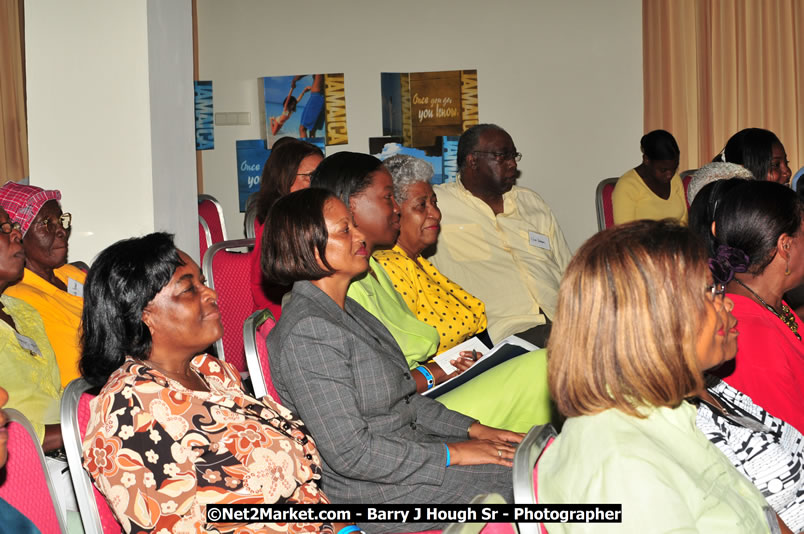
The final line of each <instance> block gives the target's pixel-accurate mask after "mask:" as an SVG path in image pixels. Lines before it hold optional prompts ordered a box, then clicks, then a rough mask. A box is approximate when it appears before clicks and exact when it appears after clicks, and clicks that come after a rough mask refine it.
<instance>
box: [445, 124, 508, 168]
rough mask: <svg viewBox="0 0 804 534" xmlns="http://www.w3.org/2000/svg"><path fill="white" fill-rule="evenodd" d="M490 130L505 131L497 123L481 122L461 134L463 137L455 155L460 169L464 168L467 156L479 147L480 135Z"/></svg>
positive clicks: (459, 141)
mask: <svg viewBox="0 0 804 534" xmlns="http://www.w3.org/2000/svg"><path fill="white" fill-rule="evenodd" d="M489 130H496V131H501V132H504V131H505V130H503V129H502V128H500V127H499V126H497V125H496V124H489V123H481V124H475V125H474V126H472V127H471V128H468V129H467V130H466V131H465V132H463V133H462V134H461V138H460V139H459V140H458V153H457V155H456V156H455V158H456V160H455V161H456V163H457V164H458V169H463V166H464V165H465V164H466V157H467V156H468V155H469V154H471V153H472V152H473V151H474V150H475V148H477V144H478V143H479V142H480V136H481V135H483V134H484V133H485V132H488V131H489Z"/></svg>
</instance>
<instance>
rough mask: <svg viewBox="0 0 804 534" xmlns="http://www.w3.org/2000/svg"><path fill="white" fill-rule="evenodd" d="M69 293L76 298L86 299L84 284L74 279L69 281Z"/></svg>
mask: <svg viewBox="0 0 804 534" xmlns="http://www.w3.org/2000/svg"><path fill="white" fill-rule="evenodd" d="M67 293H69V294H70V295H73V296H75V297H81V298H84V284H82V283H81V282H79V281H77V280H73V279H72V278H68V279H67Z"/></svg>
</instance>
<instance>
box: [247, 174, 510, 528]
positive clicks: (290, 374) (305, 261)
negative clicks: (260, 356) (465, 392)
mask: <svg viewBox="0 0 804 534" xmlns="http://www.w3.org/2000/svg"><path fill="white" fill-rule="evenodd" d="M262 249H263V263H262V266H263V272H264V273H265V275H266V278H268V279H269V280H271V281H274V282H276V283H279V284H288V283H291V282H292V283H293V289H292V291H291V293H290V300H289V301H288V302H287V303H286V305H285V306H284V308H283V313H282V318H281V319H280V320H279V321H278V322H277V324H276V326H275V327H274V328H273V330H271V332H270V334H268V338H267V341H266V343H267V347H268V353H269V354H270V364H271V378H272V379H273V384H274V386H275V387H276V391H277V392H278V393H279V397H280V399H282V402H283V404H284V405H285V406H287V407H288V408H289V409H290V410H291V411H295V413H298V414H299V416H300V417H301V419H302V420H303V421H304V422H305V425H306V427H307V428H309V429H310V432H311V433H312V435H313V438H314V439H315V441H316V445H317V446H318V450H319V451H320V453H321V457H322V466H323V471H324V473H323V488H322V489H323V490H324V491H325V492H326V493H327V495H328V496H330V497H331V498H332V500H333V502H337V503H340V504H359V503H378V504H415V503H422V502H426V503H432V504H465V503H468V502H469V501H470V500H471V499H472V498H473V497H475V496H476V495H478V494H483V493H500V494H501V495H502V496H503V497H504V498H506V499H508V500H509V501H510V499H511V498H512V496H513V488H512V478H511V465H512V463H511V460H512V459H513V456H514V450H515V446H516V443H518V442H520V441H521V440H522V435H521V434H516V433H513V432H508V431H505V430H500V429H497V428H491V427H489V426H486V425H483V424H481V423H479V422H477V421H476V420H474V419H473V418H471V417H467V416H465V415H463V414H460V413H458V412H454V411H452V410H449V409H447V408H446V407H444V406H443V405H441V404H439V403H438V402H436V401H434V400H432V399H430V398H427V397H424V396H422V395H418V394H417V393H416V382H415V380H414V379H413V377H412V376H411V372H410V369H409V368H408V364H407V362H406V361H405V356H404V355H403V354H402V351H401V350H400V348H399V346H398V345H397V344H396V342H395V341H394V338H393V337H392V335H391V333H390V332H389V331H388V330H387V329H386V328H385V327H384V326H383V325H382V323H380V322H379V321H378V320H377V319H376V318H374V316H373V315H371V314H370V313H369V312H368V311H366V310H365V309H364V308H363V307H361V306H360V305H359V304H358V303H357V302H355V301H354V300H352V299H351V298H349V297H348V296H347V294H346V293H347V289H348V287H349V283H350V282H351V280H352V279H353V278H355V277H357V276H360V275H363V274H364V273H365V272H366V271H367V270H368V268H369V262H368V256H369V251H368V249H367V247H366V242H365V235H364V233H363V231H362V230H361V229H360V228H358V227H356V226H355V224H354V222H353V220H352V214H351V213H350V212H349V209H348V208H347V207H346V205H345V204H344V203H343V202H342V201H341V200H340V199H339V198H338V197H336V196H335V195H334V194H333V193H331V192H330V191H327V190H323V189H317V188H315V187H312V188H310V189H305V190H304V191H297V192H295V193H291V194H289V195H287V196H285V197H283V198H281V199H280V200H279V201H277V203H276V204H275V205H274V207H273V208H272V209H271V212H270V213H269V214H268V218H267V219H266V221H265V236H264V238H263V242H262ZM443 526H444V525H443V523H439V522H437V521H436V522H433V523H407V524H401V523H373V524H372V525H371V532H373V533H374V532H411V531H421V530H427V529H435V528H443Z"/></svg>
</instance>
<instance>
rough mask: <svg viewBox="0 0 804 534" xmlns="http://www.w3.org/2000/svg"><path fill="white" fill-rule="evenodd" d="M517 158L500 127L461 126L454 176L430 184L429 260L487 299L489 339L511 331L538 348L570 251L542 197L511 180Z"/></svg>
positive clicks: (545, 333) (515, 174) (515, 173)
mask: <svg viewBox="0 0 804 534" xmlns="http://www.w3.org/2000/svg"><path fill="white" fill-rule="evenodd" d="M521 158H522V154H520V153H519V152H517V151H516V146H515V145H514V141H513V139H511V136H510V135H508V133H507V132H506V131H505V130H503V129H502V128H500V127H499V126H496V125H494V124H478V125H476V126H473V127H472V128H469V129H468V130H466V131H465V132H464V133H463V135H462V136H461V139H460V141H459V142H458V155H457V163H458V168H459V169H460V177H459V179H458V181H456V182H452V183H448V184H443V185H440V186H437V187H436V188H435V189H436V194H437V195H438V206H439V208H441V213H442V221H441V235H440V236H439V239H438V250H437V251H436V254H435V255H434V256H433V257H432V258H431V259H430V260H431V262H432V263H433V264H435V266H436V267H437V268H438V269H439V270H440V271H441V272H442V273H443V274H445V275H446V276H447V277H449V278H451V279H452V280H454V281H455V282H457V283H458V284H459V285H461V286H462V287H463V288H464V289H466V290H467V291H469V292H470V293H472V294H473V295H475V296H476V297H478V298H479V299H480V300H482V301H483V302H484V303H485V304H486V314H487V316H488V321H489V326H488V331H489V335H490V336H491V338H492V340H493V341H494V342H495V343H496V342H499V341H500V340H502V339H504V338H505V337H507V336H509V335H512V334H517V335H520V336H521V337H524V338H525V339H527V340H528V341H530V342H532V343H534V344H535V345H537V346H540V347H543V346H545V344H546V341H547V336H548V335H549V332H550V324H551V321H550V318H551V317H552V316H553V314H554V313H555V309H556V300H557V298H558V284H559V282H560V280H561V275H562V273H563V272H564V268H565V267H566V266H567V264H568V263H569V260H570V256H571V254H570V251H569V247H568V246H567V242H566V240H565V239H564V234H563V233H562V232H561V228H559V226H558V221H557V220H556V218H555V216H554V215H553V212H552V210H551V209H550V207H549V206H548V205H547V203H546V202H545V201H544V200H542V198H541V197H540V196H539V195H538V194H537V193H535V192H534V191H531V190H530V189H526V188H524V187H518V186H517V185H516V179H517V177H518V176H519V171H518V170H517V161H519V160H520V159H521Z"/></svg>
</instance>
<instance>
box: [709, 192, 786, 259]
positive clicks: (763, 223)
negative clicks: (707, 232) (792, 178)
mask: <svg viewBox="0 0 804 534" xmlns="http://www.w3.org/2000/svg"><path fill="white" fill-rule="evenodd" d="M696 200H697V198H696ZM801 216H802V201H801V200H800V198H799V196H798V195H797V194H796V193H795V191H793V190H792V189H790V188H789V187H787V186H784V185H782V184H777V183H775V182H767V181H759V180H746V181H745V183H742V184H740V185H739V186H737V187H735V188H733V189H732V190H731V191H729V192H728V193H726V194H725V195H724V196H723V200H722V201H721V202H720V205H719V206H718V207H717V210H716V212H715V234H716V243H717V244H718V245H727V246H729V247H732V248H736V249H740V250H742V251H743V252H744V253H745V254H746V255H747V256H748V258H749V263H748V272H749V273H751V274H753V275H758V274H761V273H762V271H764V270H765V267H767V266H768V264H770V262H771V261H772V260H773V258H774V256H775V255H776V247H777V245H778V242H779V237H781V236H782V234H787V235H791V236H793V235H796V234H798V231H799V229H800V228H801Z"/></svg>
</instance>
